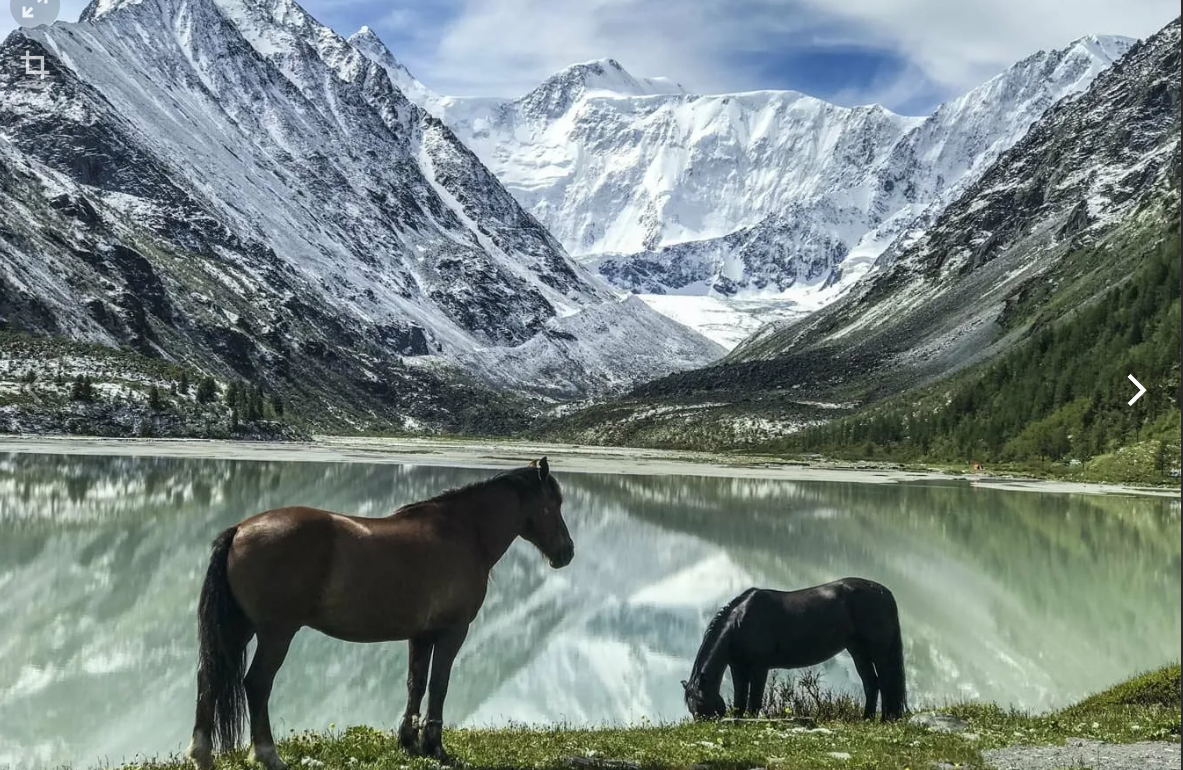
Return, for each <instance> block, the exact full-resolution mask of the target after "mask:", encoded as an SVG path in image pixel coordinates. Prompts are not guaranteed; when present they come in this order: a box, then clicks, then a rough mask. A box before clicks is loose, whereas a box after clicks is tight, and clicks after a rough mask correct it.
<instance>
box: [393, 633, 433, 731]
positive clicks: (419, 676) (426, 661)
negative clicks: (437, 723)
mask: <svg viewBox="0 0 1183 770" xmlns="http://www.w3.org/2000/svg"><path fill="white" fill-rule="evenodd" d="M431 646H432V640H431V637H430V636H420V637H418V638H415V639H411V640H409V641H408V642H407V648H408V651H409V653H410V655H409V656H408V660H407V710H406V711H404V712H403V721H402V724H400V725H399V728H398V745H399V746H401V747H402V748H403V750H404V751H406V752H408V753H411V754H417V753H418V752H419V708H420V707H421V706H422V705H423V694H424V693H426V692H427V672H428V668H429V667H430V665H431Z"/></svg>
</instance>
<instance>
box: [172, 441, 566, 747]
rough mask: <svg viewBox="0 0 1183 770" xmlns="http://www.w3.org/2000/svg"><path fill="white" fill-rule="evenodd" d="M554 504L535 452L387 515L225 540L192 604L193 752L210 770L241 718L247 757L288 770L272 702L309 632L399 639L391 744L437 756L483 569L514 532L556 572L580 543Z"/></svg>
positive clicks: (307, 523)
mask: <svg viewBox="0 0 1183 770" xmlns="http://www.w3.org/2000/svg"><path fill="white" fill-rule="evenodd" d="M562 503H563V495H562V492H561V490H560V489H559V484H558V482H557V481H555V479H554V477H553V476H551V475H550V469H549V466H548V465H547V462H546V458H545V457H544V458H542V459H541V460H537V461H533V462H531V463H530V465H529V467H525V468H518V469H516V470H511V471H506V472H504V473H501V474H498V475H496V476H494V477H492V478H490V479H487V480H485V481H480V482H477V483H475V484H470V485H468V486H466V487H463V488H461V489H456V490H452V491H450V492H445V493H443V494H441V495H438V496H436V497H433V498H431V499H430V500H425V501H423V502H419V503H412V504H410V505H406V506H404V507H402V508H400V509H398V510H397V511H395V512H394V513H392V514H391V515H389V516H387V517H385V518H360V517H355V516H346V515H343V514H339V513H331V512H329V511H322V510H316V509H313V508H303V507H295V508H279V509H276V510H272V511H267V512H265V513H260V514H259V515H257V516H253V517H251V518H249V519H246V520H245V521H243V522H241V523H239V524H238V525H236V526H233V527H230V528H229V529H227V530H226V531H224V532H222V533H221V534H220V535H218V537H217V538H216V539H215V540H214V542H213V555H212V556H211V558H210V563H209V569H208V570H207V571H206V576H205V584H204V585H203V586H202V588H201V598H200V600H199V602H198V622H197V627H198V637H199V640H200V653H199V657H198V667H197V718H196V722H195V724H194V727H193V740H192V743H190V745H189V750H188V752H187V755H188V757H189V758H190V759H191V760H192V761H193V763H194V764H195V765H196V766H197V767H198V768H199V769H200V770H210V768H212V767H213V765H214V760H213V749H214V748H215V746H216V747H217V748H218V749H220V750H226V749H229V748H233V747H234V746H235V745H236V744H237V743H238V739H239V736H240V735H241V732H242V726H243V722H244V721H245V719H246V717H247V716H249V718H250V730H251V744H252V755H253V756H254V758H255V759H256V760H258V761H259V762H260V763H262V765H263V766H264V767H265V768H267V770H283V769H284V768H286V765H285V764H284V763H283V761H282V760H281V759H280V758H279V755H278V753H276V750H275V741H274V739H273V738H272V736H271V720H270V717H269V716H268V713H267V701H268V698H269V696H270V694H271V684H272V682H273V681H274V679H275V674H276V672H277V671H278V670H279V667H280V666H281V665H283V660H284V657H285V656H286V655H287V651H288V646H289V645H290V644H291V642H292V637H294V636H295V634H296V632H297V631H299V630H300V629H301V628H304V627H305V626H307V627H308V628H313V629H316V630H317V631H320V632H321V633H324V634H328V635H329V636H332V637H335V638H337V639H344V640H346V641H351V642H386V641H396V640H403V639H406V640H408V643H409V646H410V661H409V665H408V675H407V708H406V711H405V712H404V714H403V719H402V724H401V726H400V727H399V731H398V741H399V745H400V746H402V747H403V748H404V749H405V750H407V751H410V752H412V753H416V752H421V753H423V754H425V755H427V756H430V757H433V758H435V759H438V760H446V759H447V753H446V752H445V751H444V747H443V741H442V738H441V732H442V726H443V714H444V698H445V697H446V695H447V692H448V678H449V675H450V674H451V670H452V661H453V660H454V659H455V658H456V654H457V653H458V652H459V651H460V645H461V644H463V643H464V638H465V636H467V634H468V626H469V624H470V623H472V621H473V618H475V617H476V614H477V611H478V610H480V608H481V604H482V603H483V602H484V600H485V590H486V588H487V584H488V581H489V572H490V570H492V568H493V565H494V564H496V563H497V561H498V560H499V559H500V558H501V557H502V556H503V555H504V554H505V552H506V551H507V550H508V549H509V546H510V544H512V543H513V541H514V540H515V539H516V538H517V537H518V536H521V537H523V538H524V539H526V540H527V541H529V542H530V543H532V544H533V545H534V546H536V547H537V548H538V550H540V551H541V552H542V553H543V555H545V556H546V557H547V558H548V559H549V560H550V564H551V566H552V567H554V568H556V569H558V568H560V567H565V566H567V565H568V564H570V563H571V559H572V558H573V557H574V555H575V545H574V543H573V542H572V541H571V535H570V534H569V533H568V531H567V525H566V523H565V522H564V521H563V515H562V511H561V508H562ZM252 636H254V637H255V638H256V640H257V645H256V648H255V655H254V658H253V659H252V661H251V666H250V670H249V671H248V670H246V649H247V643H248V642H249V641H250V639H251V637H252ZM429 667H430V669H431V677H430V683H429V682H428V668H429ZM244 671H245V676H244ZM425 691H426V692H427V694H428V704H427V720H426V722H425V723H424V724H423V725H422V734H421V735H420V725H419V708H420V705H421V704H422V702H423V696H424V693H425Z"/></svg>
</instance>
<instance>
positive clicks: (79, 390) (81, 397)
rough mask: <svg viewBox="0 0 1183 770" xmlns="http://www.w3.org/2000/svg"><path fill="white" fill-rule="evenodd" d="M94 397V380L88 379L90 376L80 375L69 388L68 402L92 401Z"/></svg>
mask: <svg viewBox="0 0 1183 770" xmlns="http://www.w3.org/2000/svg"><path fill="white" fill-rule="evenodd" d="M94 397H95V392H94V380H92V379H91V378H90V375H89V374H80V375H78V376H77V377H75V378H74V384H73V385H72V386H71V387H70V400H71V401H93V400H94Z"/></svg>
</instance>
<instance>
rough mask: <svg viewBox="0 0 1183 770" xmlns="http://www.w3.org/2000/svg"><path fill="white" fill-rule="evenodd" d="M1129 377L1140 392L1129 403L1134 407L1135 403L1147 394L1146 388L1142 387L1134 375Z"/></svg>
mask: <svg viewBox="0 0 1183 770" xmlns="http://www.w3.org/2000/svg"><path fill="white" fill-rule="evenodd" d="M1128 376H1129V378H1130V382H1132V383H1134V387H1136V388H1137V389H1138V392H1137V393H1136V394H1135V395H1134V397H1133V398H1131V399H1130V401H1129V405H1130V406H1133V405H1134V402H1135V401H1137V400H1138V399H1140V398H1141V397H1142V394H1143V393H1145V392H1146V388H1145V387H1144V386H1143V385H1142V383H1140V382H1138V381H1137V380H1136V379H1134V375H1132V374H1131V375H1128Z"/></svg>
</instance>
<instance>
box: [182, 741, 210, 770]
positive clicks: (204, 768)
mask: <svg viewBox="0 0 1183 770" xmlns="http://www.w3.org/2000/svg"><path fill="white" fill-rule="evenodd" d="M185 756H186V757H188V758H189V761H190V762H192V763H193V766H194V767H196V768H197V770H214V751H213V747H212V746H211V745H210V742H209V739H208V738H206V737H205V735H203V734H202V733H200V732H197V733H194V734H193V740H191V741H189V748H188V749H187V750H186V751H185Z"/></svg>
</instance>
